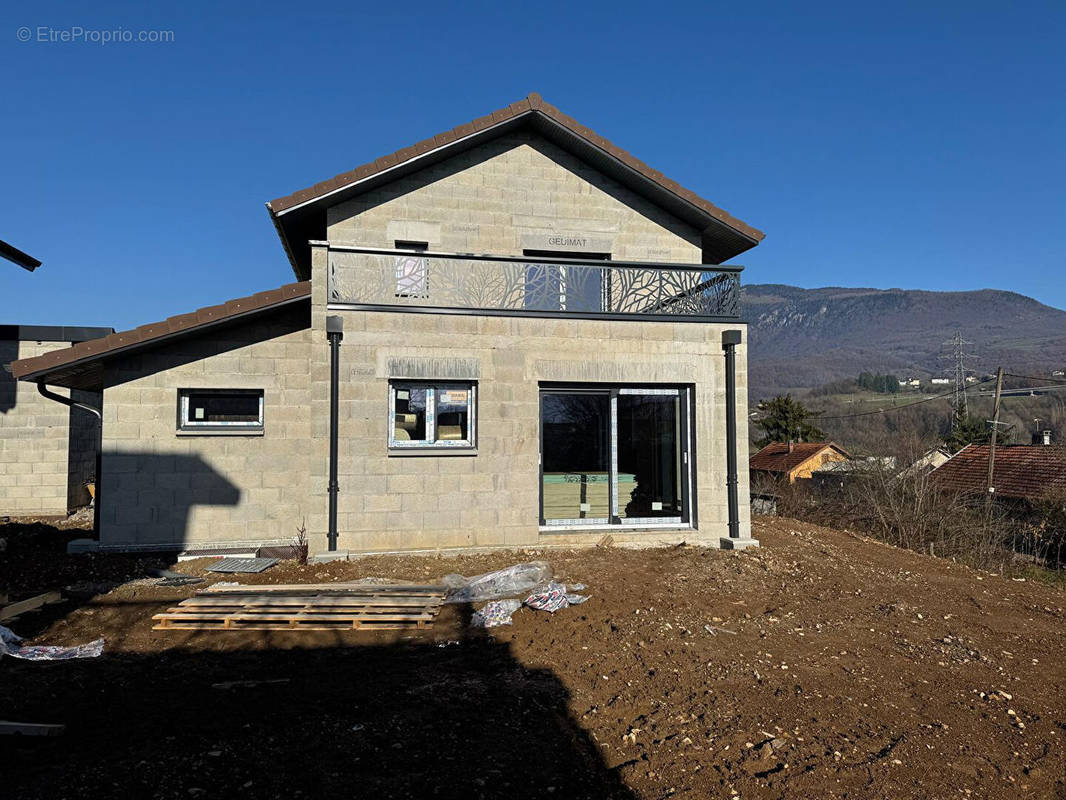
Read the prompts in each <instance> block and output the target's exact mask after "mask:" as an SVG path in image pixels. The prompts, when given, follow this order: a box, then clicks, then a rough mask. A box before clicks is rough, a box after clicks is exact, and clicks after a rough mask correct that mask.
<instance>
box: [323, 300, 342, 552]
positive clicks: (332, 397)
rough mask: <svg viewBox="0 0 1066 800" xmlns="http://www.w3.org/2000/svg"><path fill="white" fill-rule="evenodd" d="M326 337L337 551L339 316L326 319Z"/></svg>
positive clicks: (331, 544)
mask: <svg viewBox="0 0 1066 800" xmlns="http://www.w3.org/2000/svg"><path fill="white" fill-rule="evenodd" d="M326 337H327V338H328V339H329V531H328V532H327V534H326V539H327V543H328V549H329V551H330V552H334V551H336V549H337V494H338V493H339V492H340V485H339V484H338V483H337V437H338V432H337V418H338V413H337V412H338V409H337V407H338V405H339V391H338V388H339V384H340V347H341V339H342V338H343V337H344V320H343V319H342V318H341V317H339V316H331V317H326Z"/></svg>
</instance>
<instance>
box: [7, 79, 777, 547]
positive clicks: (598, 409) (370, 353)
mask: <svg viewBox="0 0 1066 800" xmlns="http://www.w3.org/2000/svg"><path fill="white" fill-rule="evenodd" d="M268 211H269V213H270V216H271V219H272V221H273V223H274V225H275V227H276V229H277V232H278V234H279V236H280V238H281V243H282V245H283V246H284V249H285V252H286V254H287V256H288V258H289V261H290V262H291V264H292V268H293V271H294V273H295V275H296V278H297V280H298V282H297V283H294V284H290V285H288V286H284V287H281V288H279V289H275V290H272V291H267V292H261V293H259V294H256V295H252V296H250V297H245V298H241V299H238V300H232V301H230V302H228V303H225V304H223V305H220V306H214V307H211V308H205V309H201V310H200V311H197V312H193V313H191V314H185V315H181V316H177V317H172V318H170V319H168V320H165V321H163V322H160V323H155V324H150V325H145V326H142V327H141V328H137V329H136V330H133V331H129V332H126V333H119V334H114V335H112V336H108V337H106V338H105V339H101V340H98V341H94V342H88V343H85V344H82V345H79V346H77V347H75V348H72V349H71V350H70V351H69V352H63V353H50V354H47V355H44V356H40V357H38V358H30V359H25V360H22V361H19V362H18V363H17V364H16V365H15V373H16V376H17V377H19V378H20V379H22V380H27V381H35V382H38V383H42V384H49V385H55V386H67V387H75V388H78V389H86V390H93V391H102V392H103V457H102V474H101V486H100V493H99V501H98V515H99V519H100V522H99V524H100V538H99V543H83V545H82V547H85V548H95V547H102V548H105V549H106V548H113V549H130V548H145V549H149V548H150V549H169V548H192V549H201V550H203V549H212V548H216V549H221V548H230V549H232V548H251V547H256V546H276V545H285V544H288V543H290V542H291V541H292V538H293V536H294V535H295V534H296V532H297V529H298V528H301V527H306V530H307V536H308V540H309V545H310V550H311V552H312V553H317V554H321V553H326V556H327V557H332V555H334V554H336V555H343V554H345V553H346V552H353V553H354V552H375V551H393V550H438V549H445V548H460V547H515V546H521V547H527V546H530V547H533V546H549V545H581V544H591V543H595V542H596V541H598V540H599V539H600V538H602V536H603V535H604V533H605V532H610V533H611V534H612V536H613V538H614V539H615V540H616V541H630V542H652V541H654V542H661V541H681V540H687V541H690V542H691V541H699V542H702V543H706V544H712V545H718V544H719V541H720V539H723V538H724V541H723V542H722V544H723V546H735V547H743V546H747V545H750V544H755V542H754V541H753V540H751V538H750V520H749V504H748V485H747V472H746V471H745V470H740V471H739V472H740V475H739V477H738V476H737V469H736V464H737V459H739V460H740V463H743V460H744V459H746V458H747V446H746V439H745V437H743V436H742V437H740V438H739V441H738V440H737V437H736V429H737V428H738V427H739V428H740V430H746V425H745V423H746V420H747V403H746V394H747V392H746V388H745V387H746V372H747V353H746V341H745V338H744V334H745V332H746V326H745V325H744V323H743V322H742V321H741V320H740V317H739V288H740V287H739V271H740V268H739V267H732V266H724V267H723V266H718V265H719V264H721V262H723V261H725V260H727V259H730V258H733V257H734V256H736V255H738V254H740V253H742V252H744V251H745V250H748V249H749V248H751V247H754V246H755V245H756V244H758V243H759V241H760V240H761V239H762V238H763V234H762V233H761V232H760V231H758V230H756V229H755V228H752V227H751V226H749V225H747V224H746V223H744V222H741V221H740V220H738V219H736V218H735V217H733V216H731V215H729V214H728V213H726V212H724V211H722V210H721V209H719V208H718V207H716V206H714V205H713V204H711V203H710V202H708V201H707V200H704V199H703V198H701V197H699V196H697V195H695V194H694V193H692V192H691V191H689V190H687V189H685V188H683V187H682V186H680V185H679V184H677V183H675V182H674V181H673V180H671V179H669V178H667V177H666V176H664V175H662V174H661V173H659V172H657V171H655V170H653V169H652V168H650V167H648V166H647V165H645V164H644V163H642V162H641V161H639V160H637V159H636V158H634V157H633V156H631V155H630V154H628V153H626V152H625V151H624V150H621V149H620V148H618V147H616V146H615V145H613V144H612V143H610V142H609V141H607V140H606V139H604V138H603V137H601V136H600V135H598V134H597V133H595V132H593V131H591V130H589V129H588V128H586V127H584V126H582V125H581V124H580V123H578V122H576V121H575V120H573V119H571V118H570V117H567V116H566V115H564V114H562V113H561V112H560V111H559V110H558V109H556V108H554V107H552V106H550V105H548V104H546V103H544V102H543V101H542V100H541V99H540V98H539V97H538V96H537V95H530V96H529V98H527V99H525V100H522V101H520V102H518V103H514V104H512V105H511V106H508V107H507V108H504V109H501V110H499V111H497V112H494V113H493V114H491V115H488V116H486V117H482V118H480V119H477V120H474V121H473V122H471V123H468V124H466V125H461V126H459V127H458V128H455V129H453V130H450V131H446V132H445V133H442V134H440V135H438V136H435V137H433V138H431V139H427V140H425V141H423V142H419V143H418V144H416V145H413V146H411V147H407V148H404V149H402V150H400V151H398V152H396V153H393V154H392V155H389V156H385V157H384V158H380V159H378V160H376V161H374V162H372V163H370V164H366V165H364V166H362V167H359V168H357V169H355V170H353V171H351V172H348V173H344V174H342V175H338V176H336V177H335V178H332V179H330V180H327V181H325V182H323V183H319V184H315V185H314V186H312V187H310V188H308V189H304V190H302V191H299V192H296V193H295V194H292V195H289V196H286V197H282V198H279V199H277V200H274V201H271V202H270V203H269V204H268ZM472 254H481V255H472ZM334 421H335V422H334Z"/></svg>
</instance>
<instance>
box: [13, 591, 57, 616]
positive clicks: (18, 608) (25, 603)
mask: <svg viewBox="0 0 1066 800" xmlns="http://www.w3.org/2000/svg"><path fill="white" fill-rule="evenodd" d="M61 602H63V595H61V594H60V593H59V592H45V593H44V594H39V595H37V596H36V597H31V598H29V599H27V600H20V601H19V602H17V603H11V604H10V605H6V606H4V607H3V608H0V622H3V621H5V620H9V619H14V618H15V617H17V616H19V615H20V614H25V613H26V612H27V611H36V610H37V609H39V608H41V606H44V605H48V604H50V603H61Z"/></svg>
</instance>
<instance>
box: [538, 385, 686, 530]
mask: <svg viewBox="0 0 1066 800" xmlns="http://www.w3.org/2000/svg"><path fill="white" fill-rule="evenodd" d="M689 402H690V400H689V390H688V389H687V388H685V387H676V388H675V387H668V388H667V387H628V386H622V387H602V388H601V387H593V386H578V387H573V388H568V387H559V388H550V389H546V388H543V387H542V389H541V392H540V436H541V445H540V453H541V492H540V519H541V525H543V526H547V527H551V526H580V525H642V526H644V525H651V526H655V525H676V524H687V523H688V522H689V521H690V520H691V519H692V515H691V509H690V508H689V506H690V500H689V498H690V497H691V491H690V486H691V480H692V476H691V469H690V466H689V450H690V446H691V441H690V433H689Z"/></svg>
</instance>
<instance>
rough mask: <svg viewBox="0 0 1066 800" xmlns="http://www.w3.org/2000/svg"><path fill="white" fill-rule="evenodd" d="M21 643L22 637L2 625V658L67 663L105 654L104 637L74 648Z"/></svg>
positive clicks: (0, 640) (0, 648)
mask: <svg viewBox="0 0 1066 800" xmlns="http://www.w3.org/2000/svg"><path fill="white" fill-rule="evenodd" d="M21 642H22V637H21V636H19V635H18V634H17V633H15V632H14V631H12V630H11V629H10V628H5V627H4V626H3V625H0V657H3V656H11V657H13V658H21V659H23V660H25V661H66V660H68V659H71V658H96V657H97V656H99V655H100V654H101V653H103V652H104V639H103V637H100V638H99V639H95V640H93V641H91V642H88V643H87V644H76V645H73V646H72V647H58V646H55V645H22V644H21Z"/></svg>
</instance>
